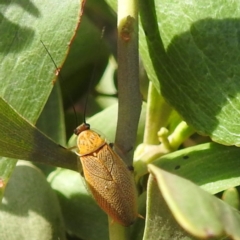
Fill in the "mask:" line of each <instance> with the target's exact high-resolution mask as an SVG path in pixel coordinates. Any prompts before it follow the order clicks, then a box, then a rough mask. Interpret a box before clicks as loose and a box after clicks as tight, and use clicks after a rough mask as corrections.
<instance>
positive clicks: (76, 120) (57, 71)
mask: <svg viewBox="0 0 240 240" xmlns="http://www.w3.org/2000/svg"><path fill="white" fill-rule="evenodd" d="M40 42H41V43H42V45H43V47H44V49H45V50H46V52H47V54H48V56H49V57H50V59H51V60H52V62H53V64H54V66H55V68H56V75H57V76H58V77H59V79H61V80H62V81H63V80H64V78H63V76H62V74H61V71H60V68H59V67H58V66H57V64H56V62H55V61H54V59H53V57H52V55H51V53H50V52H49V50H48V49H47V47H46V45H45V44H44V42H43V41H42V40H41V39H40ZM65 91H67V89H65ZM67 96H68V99H69V100H70V102H71V105H72V109H73V112H74V116H75V123H76V126H77V124H78V117H77V112H76V109H75V107H74V102H73V100H72V98H71V96H70V94H67Z"/></svg>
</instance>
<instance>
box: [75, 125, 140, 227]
mask: <svg viewBox="0 0 240 240" xmlns="http://www.w3.org/2000/svg"><path fill="white" fill-rule="evenodd" d="M74 133H75V134H76V135H77V136H78V137H77V147H78V155H79V157H80V161H81V164H82V168H83V175H84V178H85V180H86V183H87V185H88V188H89V190H90V191H91V193H92V195H93V197H94V199H95V200H96V202H97V203H98V205H99V206H100V208H102V209H103V211H105V212H106V213H107V214H108V215H109V216H110V217H111V218H112V219H113V221H115V222H118V223H119V224H121V225H123V226H126V227H127V226H130V225H131V224H133V223H134V221H135V220H136V218H137V216H138V213H137V194H136V187H135V182H134V178H133V173H132V172H131V170H130V169H129V168H128V166H127V165H126V164H125V163H124V161H123V160H122V159H121V158H120V156H119V155H118V154H117V153H116V152H115V151H114V150H113V149H112V147H111V146H110V145H109V144H108V143H107V141H106V140H105V138H103V137H102V136H101V135H100V134H98V133H97V132H95V131H93V130H91V129H90V125H89V124H87V123H83V124H81V125H80V126H78V127H77V128H76V129H75V131H74Z"/></svg>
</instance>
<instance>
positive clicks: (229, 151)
mask: <svg viewBox="0 0 240 240" xmlns="http://www.w3.org/2000/svg"><path fill="white" fill-rule="evenodd" d="M239 157H240V149H239V148H237V147H227V146H223V145H220V144H216V143H205V144H200V145H197V146H194V147H189V148H186V149H183V150H179V151H176V152H174V153H170V154H167V155H164V156H163V157H161V158H159V160H157V161H154V165H156V166H158V167H160V168H162V169H164V170H166V171H168V172H171V173H174V174H177V175H179V176H181V177H184V178H187V179H190V180H191V181H193V182H195V183H196V184H198V185H201V187H202V188H203V189H205V190H206V191H208V192H210V193H212V194H214V193H218V192H221V191H223V190H225V189H228V188H230V187H235V186H238V185H240V176H239V171H240V162H239Z"/></svg>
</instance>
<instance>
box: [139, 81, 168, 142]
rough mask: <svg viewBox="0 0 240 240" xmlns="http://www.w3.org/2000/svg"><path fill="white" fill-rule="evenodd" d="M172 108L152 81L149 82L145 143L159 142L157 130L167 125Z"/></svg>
mask: <svg viewBox="0 0 240 240" xmlns="http://www.w3.org/2000/svg"><path fill="white" fill-rule="evenodd" d="M171 111H172V108H171V107H170V106H169V105H168V104H167V103H166V102H165V100H164V99H163V97H162V96H161V95H160V94H159V93H158V91H157V90H156V88H155V87H154V85H153V84H152V82H150V83H149V90H148V104H147V112H146V124H145V130H144V141H143V142H144V143H146V144H154V145H157V144H159V139H158V135H157V132H158V131H159V130H160V128H162V127H166V125H167V123H168V119H169V116H170V113H171Z"/></svg>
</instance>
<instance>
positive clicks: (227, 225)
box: [148, 165, 240, 239]
mask: <svg viewBox="0 0 240 240" xmlns="http://www.w3.org/2000/svg"><path fill="white" fill-rule="evenodd" d="M148 167H149V170H150V172H151V174H152V175H153V176H152V177H154V178H155V181H157V185H158V187H159V190H160V191H161V194H162V195H163V198H164V200H165V201H166V203H167V205H168V207H169V209H170V211H171V212H172V214H173V216H174V218H175V219H176V220H177V222H178V223H179V224H180V225H181V226H182V227H183V228H184V229H185V230H186V231H187V232H189V233H190V234H192V235H193V236H195V237H198V238H209V237H220V236H223V235H228V236H231V237H232V238H233V239H239V238H240V229H239V224H240V215H239V212H238V211H236V210H235V209H233V208H232V207H230V206H229V205H228V204H226V203H224V202H223V201H221V200H220V199H218V198H216V197H214V196H212V195H210V194H209V193H207V192H205V191H204V190H202V189H201V188H199V187H198V186H196V185H195V184H193V183H192V182H190V181H188V180H186V179H183V178H181V177H178V176H176V175H174V174H171V173H168V172H166V171H163V170H161V169H159V168H157V167H156V166H154V165H149V166H148ZM148 190H149V191H151V189H150V188H149V189H148ZM149 201H151V199H149ZM151 204H152V205H155V206H156V205H159V204H160V203H159V202H157V203H156V202H155V203H151ZM148 214H149V215H148V217H149V218H150V219H148V221H153V220H154V219H156V217H158V218H159V219H160V218H161V216H156V215H155V213H154V212H151V213H150V212H149V213H148ZM151 214H152V215H153V216H151ZM158 223H160V221H159V222H158Z"/></svg>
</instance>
